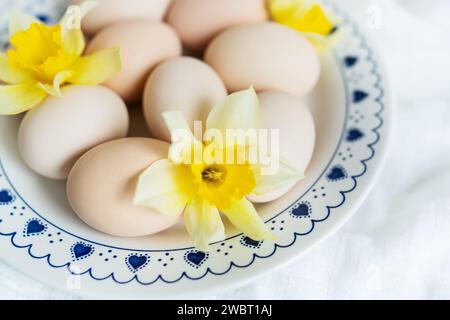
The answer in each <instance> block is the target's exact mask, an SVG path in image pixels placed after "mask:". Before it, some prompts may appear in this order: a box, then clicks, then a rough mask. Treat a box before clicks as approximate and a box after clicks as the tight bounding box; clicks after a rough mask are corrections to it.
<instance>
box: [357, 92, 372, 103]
mask: <svg viewBox="0 0 450 320" xmlns="http://www.w3.org/2000/svg"><path fill="white" fill-rule="evenodd" d="M368 96H369V94H368V93H367V92H365V91H361V90H356V91H354V92H353V102H354V103H360V102H362V101H364V100H365V99H367V97H368Z"/></svg>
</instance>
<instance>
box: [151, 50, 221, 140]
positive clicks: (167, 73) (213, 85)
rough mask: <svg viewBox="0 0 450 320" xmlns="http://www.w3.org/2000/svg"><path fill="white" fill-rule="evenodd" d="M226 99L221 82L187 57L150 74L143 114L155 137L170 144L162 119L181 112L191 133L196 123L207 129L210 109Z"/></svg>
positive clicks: (202, 63)
mask: <svg viewBox="0 0 450 320" xmlns="http://www.w3.org/2000/svg"><path fill="white" fill-rule="evenodd" d="M226 95H227V91H226V89H225V86H224V84H223V82H222V80H221V79H220V78H219V76H218V75H217V74H216V72H215V71H214V70H213V69H212V68H211V67H210V66H208V65H207V64H205V63H204V62H202V61H200V60H197V59H194V58H188V57H182V58H175V59H172V60H169V61H166V62H165V63H163V64H161V65H160V66H158V68H156V69H155V71H154V72H153V73H152V74H151V76H150V78H149V80H148V81H147V84H146V87H145V91H144V98H143V101H144V114H145V118H146V121H147V124H148V126H149V129H150V131H151V133H152V136H153V137H155V138H158V139H161V140H164V141H167V142H170V141H171V137H170V133H169V130H168V129H167V126H166V124H165V122H164V118H163V116H162V114H163V113H164V112H166V111H172V110H176V111H181V112H182V113H183V115H184V117H185V119H186V121H187V122H188V124H189V125H191V128H192V129H194V122H195V121H202V122H203V126H204V125H205V121H206V118H207V117H208V114H209V112H210V111H211V109H212V108H213V107H214V106H215V105H216V104H219V103H220V102H222V101H223V100H224V99H225V98H226ZM203 129H205V128H203Z"/></svg>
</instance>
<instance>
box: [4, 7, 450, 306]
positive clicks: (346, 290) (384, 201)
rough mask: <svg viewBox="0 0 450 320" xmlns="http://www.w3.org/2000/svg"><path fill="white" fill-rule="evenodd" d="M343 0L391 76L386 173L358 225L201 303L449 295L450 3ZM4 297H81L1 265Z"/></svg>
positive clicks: (361, 212)
mask: <svg viewBox="0 0 450 320" xmlns="http://www.w3.org/2000/svg"><path fill="white" fill-rule="evenodd" d="M340 2H341V3H342V5H343V6H345V7H347V8H348V9H349V11H351V12H352V13H353V14H352V15H353V17H354V18H355V19H358V20H359V21H360V23H361V24H362V25H363V26H366V27H368V30H367V33H368V34H369V36H371V37H372V38H373V40H374V41H375V43H377V46H378V49H379V50H380V51H381V53H382V55H383V56H384V60H385V62H386V64H387V66H388V69H389V71H390V76H391V83H392V87H393V90H394V92H395V96H396V99H397V115H396V123H395V128H394V130H393V135H394V137H393V144H392V150H391V154H390V157H389V159H388V162H387V165H386V168H385V170H384V173H383V174H382V176H381V178H380V180H379V181H378V183H377V185H376V186H375V188H374V189H373V191H372V193H371V194H370V196H369V198H368V199H367V201H366V202H365V203H364V205H363V206H362V207H361V209H360V210H358V212H357V213H356V214H355V216H354V217H353V218H352V220H351V221H350V222H349V223H347V225H346V226H345V227H344V228H343V229H342V230H340V231H339V232H338V233H337V234H335V235H334V236H332V237H331V238H329V239H328V240H327V241H325V242H323V243H322V244H320V245H319V246H318V247H317V248H315V249H314V250H313V251H311V252H310V253H309V254H308V255H306V256H304V257H302V258H300V259H298V260H297V261H295V262H294V263H293V264H291V265H290V266H289V267H287V268H285V269H282V270H280V271H277V272H276V273H275V274H272V275H269V276H265V277H263V278H261V279H259V280H258V281H256V282H254V283H253V284H251V285H248V286H246V287H243V288H240V289H237V290H233V291H228V292H223V293H221V294H218V295H216V296H209V297H205V298H216V299H419V298H421V299H422V298H424V299H444V298H445V299H450V42H449V40H450V19H448V16H449V15H450V1H448V0H432V1H430V0H378V1H376V0H373V1H370V0H364V1H362V0H340ZM378 10H379V13H380V20H379V21H378V22H379V25H377V24H373V22H374V21H375V22H376V20H373V19H372V18H373V16H370V14H371V13H375V14H376V13H377V12H378ZM0 298H3V299H76V298H77V297H75V296H71V295H69V294H66V293H62V292H57V291H54V290H52V289H50V288H47V287H45V286H42V285H40V284H39V283H37V282H35V281H32V280H30V279H28V278H27V277H25V276H23V275H21V274H18V273H17V272H15V271H14V270H13V269H11V268H9V267H7V266H5V265H4V264H2V263H1V262H0Z"/></svg>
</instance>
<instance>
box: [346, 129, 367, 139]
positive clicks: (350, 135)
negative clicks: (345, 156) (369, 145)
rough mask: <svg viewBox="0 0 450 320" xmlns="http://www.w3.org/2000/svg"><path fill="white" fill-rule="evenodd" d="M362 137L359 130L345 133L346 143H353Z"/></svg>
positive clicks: (362, 134)
mask: <svg viewBox="0 0 450 320" xmlns="http://www.w3.org/2000/svg"><path fill="white" fill-rule="evenodd" d="M363 137H364V133H362V132H361V131H360V130H359V129H350V130H349V131H348V132H347V141H348V142H355V141H358V140H360V139H361V138H363Z"/></svg>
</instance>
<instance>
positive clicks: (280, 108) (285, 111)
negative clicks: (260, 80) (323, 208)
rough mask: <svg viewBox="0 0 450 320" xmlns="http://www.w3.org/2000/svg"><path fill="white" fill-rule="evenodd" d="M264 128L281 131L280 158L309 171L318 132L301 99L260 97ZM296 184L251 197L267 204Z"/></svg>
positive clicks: (282, 95)
mask: <svg viewBox="0 0 450 320" xmlns="http://www.w3.org/2000/svg"><path fill="white" fill-rule="evenodd" d="M258 97H259V99H260V103H261V109H262V117H263V123H264V128H266V129H269V130H272V129H275V130H279V133H280V144H279V146H280V148H279V151H280V157H281V158H282V159H284V160H286V161H287V162H288V163H290V164H291V165H292V166H294V167H295V168H296V169H297V170H299V171H301V172H306V170H307V168H308V166H309V164H310V162H311V158H312V156H313V153H314V146H315V141H316V131H315V125H314V119H313V117H312V115H311V113H310V111H309V110H308V108H306V107H305V106H304V105H303V104H302V103H301V102H300V101H299V99H298V98H297V97H295V96H292V95H289V94H286V93H281V92H275V91H267V92H263V93H260V94H259V95H258ZM295 185H296V183H292V184H290V185H287V186H285V187H283V188H281V189H279V190H276V191H273V192H271V193H268V194H265V195H261V196H255V195H253V196H250V197H248V198H249V200H250V201H252V202H255V203H265V202H270V201H273V200H276V199H278V198H280V197H282V196H283V195H285V194H286V193H287V192H289V191H290V190H291V189H292V188H293V187H294V186H295Z"/></svg>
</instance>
